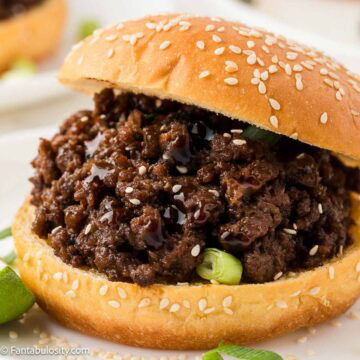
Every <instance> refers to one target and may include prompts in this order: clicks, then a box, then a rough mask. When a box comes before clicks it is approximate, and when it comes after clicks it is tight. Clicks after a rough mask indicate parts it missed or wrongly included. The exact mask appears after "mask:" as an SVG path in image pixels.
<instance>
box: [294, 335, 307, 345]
mask: <svg viewBox="0 0 360 360" xmlns="http://www.w3.org/2000/svg"><path fill="white" fill-rule="evenodd" d="M296 342H297V343H298V344H305V343H306V342H307V337H306V336H303V337H301V338H299V339H297V341H296Z"/></svg>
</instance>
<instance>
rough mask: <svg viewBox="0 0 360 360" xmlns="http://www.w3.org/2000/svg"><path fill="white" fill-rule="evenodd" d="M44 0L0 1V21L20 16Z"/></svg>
mask: <svg viewBox="0 0 360 360" xmlns="http://www.w3.org/2000/svg"><path fill="white" fill-rule="evenodd" d="M44 1H45V0H0V20H4V19H7V18H9V17H12V16H15V15H18V14H21V13H23V12H25V11H27V10H29V9H30V8H32V7H33V6H36V5H39V4H41V3H42V2H44Z"/></svg>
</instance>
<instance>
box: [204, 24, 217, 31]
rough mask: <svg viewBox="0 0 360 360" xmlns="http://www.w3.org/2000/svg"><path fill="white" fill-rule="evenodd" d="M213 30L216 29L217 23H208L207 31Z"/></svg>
mask: <svg viewBox="0 0 360 360" xmlns="http://www.w3.org/2000/svg"><path fill="white" fill-rule="evenodd" d="M213 30H215V25H212V24H209V25H206V27H205V31H213Z"/></svg>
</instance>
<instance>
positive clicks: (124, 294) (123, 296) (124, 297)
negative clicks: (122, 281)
mask: <svg viewBox="0 0 360 360" xmlns="http://www.w3.org/2000/svg"><path fill="white" fill-rule="evenodd" d="M117 292H118V295H119V297H120V298H121V299H126V292H125V290H124V289H123V288H120V287H119V288H117Z"/></svg>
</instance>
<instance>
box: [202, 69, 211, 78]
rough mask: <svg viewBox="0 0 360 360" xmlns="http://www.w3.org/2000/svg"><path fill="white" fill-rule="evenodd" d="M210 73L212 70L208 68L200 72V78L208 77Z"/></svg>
mask: <svg viewBox="0 0 360 360" xmlns="http://www.w3.org/2000/svg"><path fill="white" fill-rule="evenodd" d="M209 75H210V72H209V71H208V70H204V71H202V72H201V73H200V74H199V79H203V78H206V77H208V76H209Z"/></svg>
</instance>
